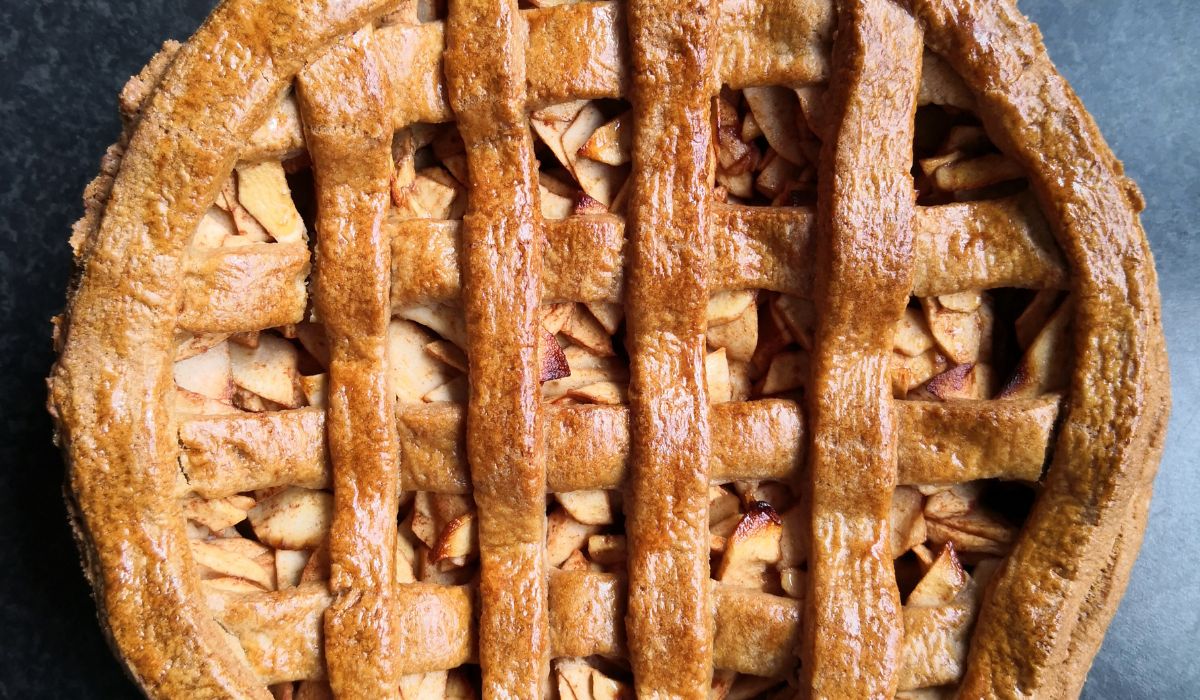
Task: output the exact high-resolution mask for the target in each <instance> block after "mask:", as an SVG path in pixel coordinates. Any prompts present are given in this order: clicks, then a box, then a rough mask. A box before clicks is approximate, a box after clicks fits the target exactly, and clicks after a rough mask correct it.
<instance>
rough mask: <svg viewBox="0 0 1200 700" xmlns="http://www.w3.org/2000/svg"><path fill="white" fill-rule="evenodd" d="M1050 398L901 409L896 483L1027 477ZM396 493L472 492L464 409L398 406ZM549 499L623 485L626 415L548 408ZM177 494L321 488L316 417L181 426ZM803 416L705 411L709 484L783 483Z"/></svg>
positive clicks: (916, 404)
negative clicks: (180, 475)
mask: <svg viewBox="0 0 1200 700" xmlns="http://www.w3.org/2000/svg"><path fill="white" fill-rule="evenodd" d="M1058 402H1059V400H1058V398H1057V397H1055V396H1050V397H1045V398H1039V399H1022V400H1014V401H954V402H947V403H940V402H933V401H899V402H897V404H896V410H897V416H898V427H897V431H898V436H897V439H898V441H899V445H898V448H897V449H898V451H899V458H898V462H899V482H900V483H901V484H909V485H911V484H949V483H961V482H965V481H972V480H975V479H1018V480H1026V481H1034V480H1036V479H1037V478H1038V477H1039V476H1040V475H1041V473H1042V467H1043V466H1044V462H1045V459H1046V453H1047V450H1048V448H1049V445H1050V436H1051V434H1052V431H1053V429H1054V421H1055V418H1056V417H1057V416H1058ZM397 423H398V426H399V431H400V450H401V459H400V464H401V471H402V475H403V476H402V481H403V483H402V488H403V489H405V490H409V491H430V492H433V493H459V494H466V493H470V492H471V480H470V474H469V469H468V467H467V461H466V450H465V447H464V444H463V443H464V439H465V431H464V429H463V428H464V423H463V409H462V407H461V406H458V405H455V404H449V403H436V404H428V405H416V406H404V407H402V408H400V409H399V412H398V416H397ZM545 431H546V491H547V492H549V493H558V492H562V491H582V490H588V489H615V488H622V487H623V486H624V485H625V482H626V480H627V479H628V469H629V409H628V408H627V407H624V406H587V405H580V406H570V405H563V406H547V407H546V426H545ZM179 440H180V443H181V446H182V448H183V454H182V465H183V473H184V476H185V477H186V482H185V483H184V484H182V488H183V489H184V493H187V494H191V493H195V494H198V495H200V496H203V497H205V498H220V497H223V496H230V495H233V494H235V493H241V492H243V491H252V490H254V489H262V488H270V487H273V486H283V485H289V484H292V485H297V486H304V487H306V488H323V487H324V486H326V485H327V484H328V482H329V466H328V460H327V458H326V456H325V440H324V416H323V414H322V413H321V412H320V411H319V410H318V409H315V408H300V409H296V410H292V411H279V412H275V413H257V414H234V415H226V416H205V417H195V418H189V419H187V420H185V421H183V423H182V424H181V425H180V427H179ZM806 440H807V438H806V436H805V435H804V422H803V420H802V416H801V411H800V407H799V406H797V405H796V404H795V403H792V402H791V401H785V400H781V399H759V400H755V401H748V402H738V403H724V404H718V405H715V406H713V407H712V462H711V468H710V470H709V480H710V481H711V482H712V483H727V482H730V481H735V480H738V479H776V480H786V479H788V478H790V477H791V476H793V475H794V474H795V472H796V468H797V466H799V465H802V464H803V462H804V446H805V441H806Z"/></svg>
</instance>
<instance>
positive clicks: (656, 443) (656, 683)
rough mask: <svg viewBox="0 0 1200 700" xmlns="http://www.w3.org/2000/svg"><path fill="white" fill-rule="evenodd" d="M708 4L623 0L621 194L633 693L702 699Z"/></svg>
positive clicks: (711, 87)
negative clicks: (628, 128)
mask: <svg viewBox="0 0 1200 700" xmlns="http://www.w3.org/2000/svg"><path fill="white" fill-rule="evenodd" d="M714 12H715V6H711V5H706V4H694V3H689V2H682V1H679V0H665V1H656V0H635V1H634V2H632V3H631V4H630V6H629V8H628V13H629V14H628V21H629V33H630V41H629V43H630V46H631V47H632V56H631V62H632V66H633V70H632V76H633V77H632V85H631V94H630V98H631V101H632V103H633V105H634V107H633V117H634V136H633V174H632V175H631V177H632V178H633V180H632V183H631V187H632V193H633V194H632V195H631V198H630V201H629V219H628V223H627V230H628V232H629V237H630V240H629V248H630V258H629V271H628V278H629V286H628V291H627V299H628V310H627V319H628V321H627V322H628V340H627V342H628V345H629V354H630V358H631V359H630V363H631V365H630V387H629V404H630V438H631V440H630V457H631V470H630V476H631V479H630V482H629V491H628V495H627V498H626V502H625V507H626V518H627V521H626V531H627V532H628V537H629V612H628V616H627V618H626V625H627V629H628V634H629V651H630V661H631V662H632V665H633V673H634V681H635V683H636V686H637V694H638V696H639V697H647V698H657V697H678V698H705V697H708V691H709V683H710V679H711V677H712V616H711V613H710V607H709V584H708V579H709V562H708V480H709V479H708V472H709V458H710V434H709V405H708V392H707V390H706V387H705V374H704V355H705V335H704V333H705V307H706V304H707V302H708V289H707V283H708V274H707V273H708V270H707V267H708V260H709V257H710V255H711V248H712V236H711V231H710V225H709V214H710V201H711V193H710V187H711V185H710V182H709V173H710V172H711V169H710V167H709V166H710V159H711V158H712V148H711V139H712V128H711V125H710V121H709V119H710V99H711V96H712V95H713V94H714V93H715V92H716V85H715V83H716V80H715V67H714V65H713V58H714V56H713V41H714V31H713V30H714V28H715V21H716V17H715V16H713V13H714Z"/></svg>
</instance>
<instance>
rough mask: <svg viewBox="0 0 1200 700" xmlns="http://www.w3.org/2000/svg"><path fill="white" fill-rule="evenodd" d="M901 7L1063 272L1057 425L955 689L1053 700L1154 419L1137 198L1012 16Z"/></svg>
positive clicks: (1142, 488)
mask: <svg viewBox="0 0 1200 700" xmlns="http://www.w3.org/2000/svg"><path fill="white" fill-rule="evenodd" d="M909 4H910V6H913V7H914V9H915V10H916V14H917V15H918V17H919V18H920V19H921V20H922V22H923V23H924V24H925V26H926V37H927V40H928V43H929V45H930V46H931V47H932V48H933V49H934V50H936V51H938V52H940V53H942V54H943V55H944V56H945V57H946V58H947V59H948V60H949V61H950V63H951V65H952V66H953V67H954V68H955V69H956V70H957V71H958V72H959V73H960V74H961V75H962V77H963V79H964V80H965V82H966V84H967V85H968V87H969V88H970V89H971V90H972V92H973V93H974V94H975V95H976V97H977V98H978V99H979V101H980V104H981V107H982V109H981V115H982V116H983V119H984V124H985V126H986V127H987V129H988V132H989V134H991V136H992V137H993V140H994V141H996V143H997V144H998V145H1000V146H1001V148H1002V149H1003V150H1004V151H1005V152H1006V153H1008V154H1009V155H1010V156H1012V157H1014V158H1015V159H1016V160H1017V161H1018V162H1020V163H1021V164H1022V165H1023V166H1024V167H1025V170H1026V172H1027V173H1028V174H1029V177H1030V185H1031V188H1032V190H1033V191H1034V193H1035V195H1036V196H1037V197H1038V199H1039V201H1040V203H1041V205H1042V209H1043V211H1044V212H1045V213H1046V214H1047V217H1048V220H1049V223H1050V226H1051V230H1052V231H1053V233H1054V234H1055V236H1056V238H1057V239H1058V242H1059V245H1060V247H1061V248H1062V250H1063V253H1064V256H1065V258H1066V260H1067V263H1068V266H1069V268H1070V269H1071V271H1072V273H1073V274H1072V275H1071V290H1072V295H1073V297H1074V299H1075V318H1074V329H1075V330H1074V338H1075V346H1076V348H1075V349H1076V355H1075V363H1076V364H1075V370H1074V373H1073V376H1072V383H1071V391H1070V394H1069V396H1068V399H1067V404H1066V412H1065V420H1064V422H1063V424H1062V428H1061V431H1060V433H1059V437H1058V440H1057V444H1056V447H1055V454H1054V459H1053V462H1052V464H1051V466H1050V469H1049V472H1048V473H1047V477H1046V480H1045V488H1044V489H1043V491H1042V492H1041V494H1040V495H1039V497H1038V500H1037V503H1036V504H1035V506H1034V510H1033V512H1032V513H1031V514H1030V516H1029V519H1028V520H1027V521H1026V523H1025V527H1024V528H1023V529H1022V531H1021V534H1020V536H1019V537H1018V539H1017V542H1016V543H1015V545H1014V548H1013V551H1012V553H1011V554H1010V555H1009V557H1008V558H1007V560H1006V562H1005V566H1004V568H1003V569H1002V570H1001V572H1000V573H999V574H998V575H997V576H996V578H995V579H994V580H993V582H992V584H991V585H990V586H989V590H988V593H987V596H986V597H985V600H984V604H983V607H982V609H981V611H980V617H979V622H978V624H977V626H976V630H975V634H974V639H973V640H972V645H971V653H970V657H969V659H968V665H967V670H966V675H965V677H964V680H963V684H962V686H961V688H960V690H959V696H960V697H990V696H997V695H1004V696H1013V697H1057V696H1059V695H1060V694H1062V693H1064V692H1069V691H1072V690H1073V691H1074V692H1078V687H1075V688H1072V687H1070V686H1071V683H1070V682H1064V676H1065V677H1071V674H1076V675H1082V671H1083V670H1084V669H1086V668H1087V667H1088V666H1089V665H1090V663H1091V658H1092V656H1093V655H1094V654H1095V652H1096V650H1097V648H1098V647H1099V642H1100V639H1101V638H1102V637H1103V630H1104V628H1105V627H1106V626H1107V623H1108V620H1109V619H1110V618H1111V616H1112V612H1113V611H1114V610H1115V605H1116V602H1117V600H1118V599H1119V597H1120V593H1121V591H1122V590H1123V585H1124V581H1125V579H1126V577H1127V576H1128V569H1129V567H1130V566H1131V565H1132V561H1133V556H1132V552H1129V553H1126V552H1125V551H1124V550H1125V548H1132V549H1134V550H1136V547H1137V543H1138V540H1139V537H1138V536H1137V531H1138V530H1139V529H1140V526H1139V525H1136V524H1135V525H1132V526H1129V527H1130V528H1131V529H1130V530H1129V531H1128V533H1129V536H1128V537H1126V536H1125V535H1124V533H1123V532H1122V528H1124V527H1126V523H1127V522H1129V521H1130V519H1131V518H1132V520H1133V521H1134V522H1135V523H1136V522H1137V521H1140V520H1141V519H1142V518H1143V516H1142V514H1140V512H1139V511H1140V507H1139V506H1138V505H1137V504H1138V503H1140V501H1141V499H1144V498H1147V497H1148V494H1149V490H1150V486H1151V482H1152V481H1153V477H1154V472H1155V470H1156V469H1157V466H1158V458H1159V456H1160V452H1161V443H1162V438H1163V432H1164V430H1165V427H1166V415H1167V413H1168V411H1169V403H1170V398H1169V381H1168V377H1167V366H1166V351H1165V343H1164V341H1163V336H1162V326H1161V320H1160V313H1161V311H1160V302H1159V295H1158V284H1157V277H1156V275H1155V271H1154V263H1153V258H1152V256H1151V253H1150V248H1149V243H1148V242H1147V240H1146V235H1145V232H1144V231H1143V230H1142V227H1141V224H1140V223H1139V221H1138V217H1137V213H1138V211H1139V210H1140V207H1141V201H1140V195H1138V194H1137V192H1136V188H1135V187H1134V186H1133V184H1132V183H1131V182H1130V181H1128V180H1127V179H1126V178H1125V177H1124V175H1123V169H1122V166H1121V164H1120V162H1119V161H1117V159H1116V158H1115V157H1114V156H1113V154H1112V152H1111V150H1110V149H1109V148H1108V145H1107V144H1106V143H1105V142H1104V139H1103V137H1102V136H1101V135H1100V132H1099V130H1098V129H1097V128H1096V125H1095V123H1094V122H1093V120H1092V118H1091V116H1090V115H1089V114H1088V113H1087V111H1086V110H1085V109H1084V108H1083V105H1082V104H1081V103H1080V102H1079V99H1078V97H1077V96H1076V95H1075V93H1074V92H1073V91H1072V90H1071V88H1070V86H1068V85H1067V83H1066V80H1065V79H1064V78H1063V77H1062V76H1061V75H1060V74H1059V73H1058V72H1057V71H1056V70H1055V68H1054V66H1053V64H1052V63H1051V62H1050V60H1049V58H1048V57H1047V55H1046V52H1045V48H1044V46H1043V45H1042V42H1041V36H1040V34H1039V33H1038V31H1037V29H1036V27H1034V26H1033V25H1032V24H1031V23H1030V22H1029V21H1028V20H1027V19H1026V18H1025V17H1024V16H1023V15H1021V14H1020V12H1019V11H1017V9H1016V6H1015V4H1014V3H1013V2H1011V1H1010V0H988V1H986V2H968V0H915V1H912V0H910V2H909ZM1085 192H1086V194H1083V193H1085ZM1067 533H1070V535H1071V536H1070V537H1069V538H1066V537H1064V535H1065V534H1067ZM1118 541H1119V544H1116V545H1115V549H1114V543H1117V542H1118ZM1109 580H1111V581H1112V585H1111V586H1109V587H1108V588H1107V589H1106V588H1105V586H1106V581H1109ZM1090 591H1094V592H1095V593H1094V595H1093V598H1094V597H1095V596H1100V598H1101V600H1099V601H1096V600H1092V601H1089V600H1088V599H1087V597H1088V595H1089V592H1090ZM1081 617H1082V618H1083V619H1082V620H1081Z"/></svg>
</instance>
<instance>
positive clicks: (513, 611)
mask: <svg viewBox="0 0 1200 700" xmlns="http://www.w3.org/2000/svg"><path fill="white" fill-rule="evenodd" d="M481 26H483V27H487V28H488V30H487V31H479V29H478V28H479V27H481ZM525 33H526V27H525V24H524V22H523V21H522V19H521V17H520V15H519V14H518V12H517V3H516V0H461V1H460V2H457V3H452V4H451V6H450V16H449V19H448V20H447V24H446V53H445V61H446V66H445V69H446V85H447V88H448V92H449V94H450V103H451V105H452V106H453V107H454V112H455V114H456V115H457V117H458V125H459V133H460V134H461V135H462V140H463V143H464V145H465V147H466V152H467V167H468V169H469V171H470V182H471V198H470V202H469V204H468V210H467V213H466V215H465V216H464V218H463V232H462V233H463V253H464V254H463V302H464V303H463V306H464V310H465V313H466V321H467V348H466V350H467V357H468V359H469V363H470V366H469V368H468V377H469V381H470V386H471V391H470V393H469V396H468V402H467V436H466V453H467V457H468V460H469V462H470V465H471V482H472V484H474V487H475V490H474V496H475V505H476V506H477V508H478V522H479V526H478V527H479V552H480V569H479V576H480V581H479V598H480V603H481V607H480V611H479V639H480V643H479V655H480V658H479V662H480V667H481V670H482V672H483V693H484V696H485V697H529V698H536V697H541V696H542V694H543V692H544V691H545V689H546V683H547V679H548V676H549V663H550V644H549V641H550V640H549V632H548V622H547V597H546V596H547V593H546V568H547V561H546V548H545V542H546V506H545V493H546V467H545V450H544V440H543V435H542V410H541V400H540V385H539V377H540V376H541V370H540V368H541V363H540V360H539V358H538V338H539V332H538V327H539V323H540V320H539V316H538V306H539V305H540V303H541V285H542V279H541V278H542V264H541V263H542V238H543V236H542V226H541V216H540V215H539V212H538V210H537V201H536V199H535V193H536V192H537V171H536V169H535V168H536V165H535V161H534V158H533V141H532V135H531V134H530V131H529V128H528V122H527V117H526V114H525V102H526V92H525V56H524V53H523V52H522V51H521V47H522V46H523V45H524V44H525Z"/></svg>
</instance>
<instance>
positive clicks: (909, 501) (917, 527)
mask: <svg viewBox="0 0 1200 700" xmlns="http://www.w3.org/2000/svg"><path fill="white" fill-rule="evenodd" d="M924 503H925V499H924V497H923V496H921V492H920V491H917V490H916V489H914V488H910V487H907V486H900V487H898V488H897V489H896V490H895V491H894V492H892V508H891V512H890V515H889V522H890V525H891V532H892V558H893V559H895V558H897V557H899V556H900V555H902V554H904V553H905V552H907V551H908V550H910V549H912V548H913V547H915V546H916V545H918V544H921V543H922V542H924V541H925V516H924V513H923V510H922V509H923V507H924Z"/></svg>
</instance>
